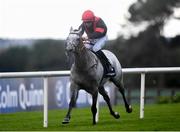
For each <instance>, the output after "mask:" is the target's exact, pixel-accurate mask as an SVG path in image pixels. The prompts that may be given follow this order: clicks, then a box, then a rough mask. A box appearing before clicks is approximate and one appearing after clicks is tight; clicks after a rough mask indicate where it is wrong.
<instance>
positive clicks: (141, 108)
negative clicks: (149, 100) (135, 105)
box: [140, 73, 145, 119]
mask: <svg viewBox="0 0 180 132" xmlns="http://www.w3.org/2000/svg"><path fill="white" fill-rule="evenodd" d="M144 93H145V73H141V92H140V119H142V118H144Z"/></svg>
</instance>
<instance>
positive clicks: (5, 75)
mask: <svg viewBox="0 0 180 132" xmlns="http://www.w3.org/2000/svg"><path fill="white" fill-rule="evenodd" d="M122 70H123V73H124V74H141V91H140V118H141V119H142V118H144V92H145V74H146V73H169V72H180V67H156V68H123V69H122ZM69 75H70V71H38V72H6V73H0V78H22V77H43V84H44V99H43V100H44V120H43V126H44V127H47V126H48V79H47V78H48V77H54V76H69ZM97 120H98V119H97Z"/></svg>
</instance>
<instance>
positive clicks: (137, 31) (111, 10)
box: [0, 0, 180, 102]
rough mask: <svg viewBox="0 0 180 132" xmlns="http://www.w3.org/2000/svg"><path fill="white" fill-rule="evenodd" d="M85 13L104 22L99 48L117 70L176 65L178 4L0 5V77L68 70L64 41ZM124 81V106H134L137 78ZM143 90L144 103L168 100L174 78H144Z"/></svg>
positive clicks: (174, 90)
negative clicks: (104, 39) (105, 51)
mask: <svg viewBox="0 0 180 132" xmlns="http://www.w3.org/2000/svg"><path fill="white" fill-rule="evenodd" d="M86 9H91V10H92V11H94V12H95V14H96V15H97V16H99V17H102V18H103V19H104V21H105V22H106V23H107V26H108V36H109V40H108V42H107V43H108V44H107V45H106V47H105V48H106V49H108V50H110V51H112V52H113V53H115V55H116V56H117V58H118V59H119V61H120V62H121V64H122V67H123V68H133V67H179V66H180V28H179V27H180V1H179V0H128V1H127V0H98V1H95V0H86V1H82V0H75V1H72V0H66V1H62V0H61V1H60V0H46V1H44V0H0V72H23V71H51V70H58V71H59V70H69V69H70V66H69V65H68V62H67V57H66V55H65V51H64V44H65V39H66V37H67V35H68V33H69V29H70V27H71V26H73V27H74V28H78V26H79V25H80V24H81V15H82V13H83V11H84V10H86ZM124 81H125V86H126V87H127V90H128V92H127V95H128V99H129V101H131V102H138V101H139V87H140V76H139V75H125V76H124ZM146 87H147V89H146V97H147V98H146V102H152V101H154V97H155V96H168V97H169V96H170V97H173V96H175V95H176V94H178V92H180V74H179V73H173V74H170V73H168V74H148V75H147V76H146ZM116 96H117V98H121V97H120V95H116ZM169 100H171V99H169V98H168V99H167V98H165V99H164V100H163V101H165V102H166V101H167V102H168V101H169ZM179 100H180V99H179ZM117 102H118V101H117Z"/></svg>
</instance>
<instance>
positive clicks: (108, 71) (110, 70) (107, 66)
mask: <svg viewBox="0 0 180 132" xmlns="http://www.w3.org/2000/svg"><path fill="white" fill-rule="evenodd" d="M96 55H97V56H98V58H99V59H100V61H101V63H102V65H103V67H104V72H105V76H106V77H114V76H115V75H116V73H115V70H114V67H112V65H111V63H110V62H109V60H108V58H107V57H106V56H105V55H104V53H103V52H102V51H101V50H99V51H97V52H96Z"/></svg>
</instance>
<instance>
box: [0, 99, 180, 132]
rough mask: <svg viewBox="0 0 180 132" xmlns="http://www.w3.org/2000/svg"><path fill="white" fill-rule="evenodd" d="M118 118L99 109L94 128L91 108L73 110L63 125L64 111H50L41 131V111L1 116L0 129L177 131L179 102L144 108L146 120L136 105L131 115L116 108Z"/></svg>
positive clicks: (120, 108)
mask: <svg viewBox="0 0 180 132" xmlns="http://www.w3.org/2000/svg"><path fill="white" fill-rule="evenodd" d="M114 109H115V111H118V112H119V113H120V115H121V118H120V119H114V118H113V117H112V116H111V115H110V114H109V110H108V108H107V107H100V117H99V122H98V123H97V125H92V115H91V110H90V108H76V109H73V111H72V116H71V122H70V123H69V124H66V125H63V124H61V121H62V120H63V118H64V116H65V114H66V112H67V110H49V115H48V121H49V122H48V128H43V112H42V111H38V112H18V113H12V114H1V115H0V130H9V131H12V130H16V131H19V130H23V131H26V130H30V131H34V130H39V131H46V130H48V131H49V130H50V131H53V130H57V131H81V130H84V131H100V130H103V131H125V130H129V131H134V130H136V131H139V130H146V131H155V130H161V131H171V130H172V131H176V130H178V131H180V103H175V104H153V105H145V118H144V119H139V105H134V106H133V112H132V113H131V114H128V113H126V112H125V108H124V106H115V107H114Z"/></svg>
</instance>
